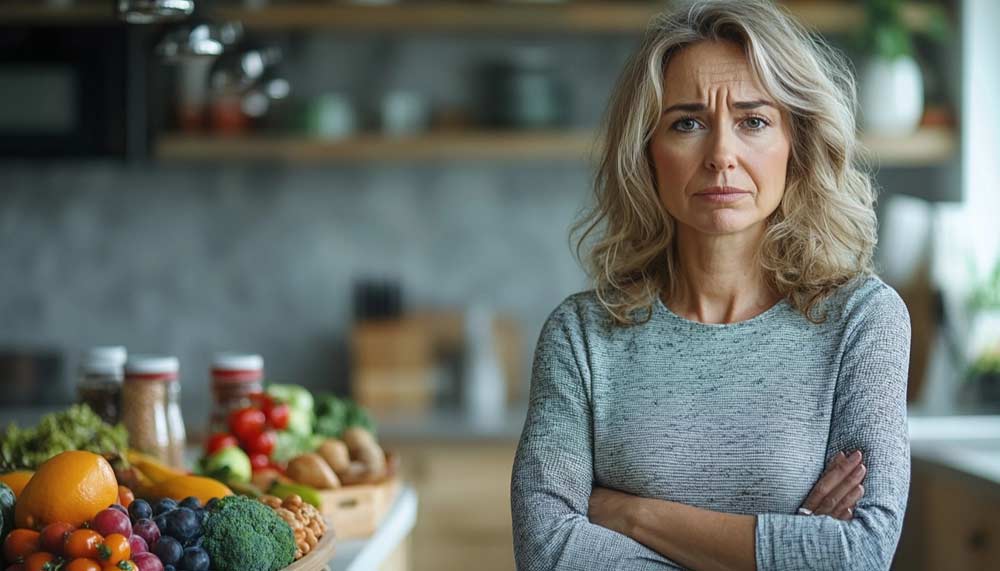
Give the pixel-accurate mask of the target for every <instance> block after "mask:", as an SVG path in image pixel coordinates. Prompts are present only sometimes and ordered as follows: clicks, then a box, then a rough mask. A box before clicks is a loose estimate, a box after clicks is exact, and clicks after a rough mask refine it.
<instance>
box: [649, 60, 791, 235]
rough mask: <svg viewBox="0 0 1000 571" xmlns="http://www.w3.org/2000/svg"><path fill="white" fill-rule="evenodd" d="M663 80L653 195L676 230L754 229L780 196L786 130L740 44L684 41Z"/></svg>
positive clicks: (654, 148)
mask: <svg viewBox="0 0 1000 571" xmlns="http://www.w3.org/2000/svg"><path fill="white" fill-rule="evenodd" d="M664 86H665V87H664V102H663V109H664V113H663V116H662V117H661V118H660V123H659V125H657V128H656V132H655V133H654V137H653V139H652V141H651V142H650V154H651V156H652V160H653V164H654V168H655V171H656V182H657V189H658V192H659V196H660V201H661V202H662V203H663V206H664V207H665V208H666V209H667V212H669V213H670V215H671V216H673V218H674V219H675V220H677V222H678V224H679V227H678V232H679V233H680V234H681V235H684V234H687V230H694V231H696V232H698V233H701V234H713V235H719V234H734V233H740V232H746V231H748V230H751V231H752V230H759V229H760V228H762V226H763V224H764V221H765V220H766V219H767V217H768V216H769V215H770V214H771V213H772V212H774V210H775V209H776V208H777V207H778V204H779V203H780V202H781V197H782V195H783V194H784V190H785V173H786V170H787V166H788V153H789V148H790V136H789V132H788V128H787V122H786V121H785V117H784V114H783V113H782V112H780V111H779V109H778V108H777V107H776V103H774V102H773V101H770V98H769V97H767V96H766V95H765V92H764V90H763V89H762V88H760V86H759V84H758V83H757V82H756V81H755V79H754V76H753V73H752V72H751V69H750V65H749V63H748V62H747V60H746V57H745V56H744V54H743V50H742V48H740V46H739V45H737V44H735V43H733V42H700V43H697V44H694V45H691V46H688V47H686V48H684V49H682V50H681V51H679V52H678V53H676V54H674V55H673V57H671V59H670V63H669V64H668V66H667V70H666V73H665V75H664ZM724 192H729V194H722V193H724Z"/></svg>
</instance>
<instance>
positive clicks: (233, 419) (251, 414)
mask: <svg viewBox="0 0 1000 571" xmlns="http://www.w3.org/2000/svg"><path fill="white" fill-rule="evenodd" d="M266 423H267V417H265V416H264V412H263V411H261V410H258V409H256V408H253V407H250V406H248V407H246V408H241V409H239V410H235V411H233V414H231V415H230V416H229V431H230V432H232V433H233V434H235V435H236V438H239V440H240V442H242V443H243V444H244V445H245V444H247V443H249V442H250V441H252V440H253V438H254V437H255V436H257V435H258V434H260V433H261V431H262V430H264V425H265V424H266Z"/></svg>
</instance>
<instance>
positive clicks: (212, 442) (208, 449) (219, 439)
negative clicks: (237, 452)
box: [205, 432, 240, 456]
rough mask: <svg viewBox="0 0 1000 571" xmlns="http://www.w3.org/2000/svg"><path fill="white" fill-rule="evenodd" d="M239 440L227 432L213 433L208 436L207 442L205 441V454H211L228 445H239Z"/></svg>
mask: <svg viewBox="0 0 1000 571" xmlns="http://www.w3.org/2000/svg"><path fill="white" fill-rule="evenodd" d="M239 445H240V442H239V441H238V440H236V437H235V436H233V435H232V434H227V433H225V432H219V433H216V434H213V435H212V436H210V437H209V439H208V442H206V443H205V455H206V456H211V455H212V454H215V453H216V452H218V451H219V450H222V449H223V448H229V447H230V446H239Z"/></svg>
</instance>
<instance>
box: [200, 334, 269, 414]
mask: <svg viewBox="0 0 1000 571" xmlns="http://www.w3.org/2000/svg"><path fill="white" fill-rule="evenodd" d="M263 381H264V359H263V358H262V357H261V356H260V355H251V354H240V353H220V354H218V355H216V356H215V358H214V359H213V360H212V395H213V396H214V400H215V404H214V406H213V407H212V416H211V420H210V421H209V434H215V433H217V432H229V427H228V424H227V421H228V419H229V414H230V413H231V412H233V411H234V410H237V409H240V408H243V407H246V406H250V404H251V402H250V395H251V394H253V393H259V392H262V391H263V390H264V387H263Z"/></svg>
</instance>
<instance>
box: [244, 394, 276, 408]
mask: <svg viewBox="0 0 1000 571" xmlns="http://www.w3.org/2000/svg"><path fill="white" fill-rule="evenodd" d="M248 396H249V398H250V402H252V403H253V406H254V407H256V408H259V409H260V410H262V411H264V412H265V413H267V411H268V409H270V408H271V407H273V406H274V399H273V398H271V395H269V394H267V393H250V394H249V395H248Z"/></svg>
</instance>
